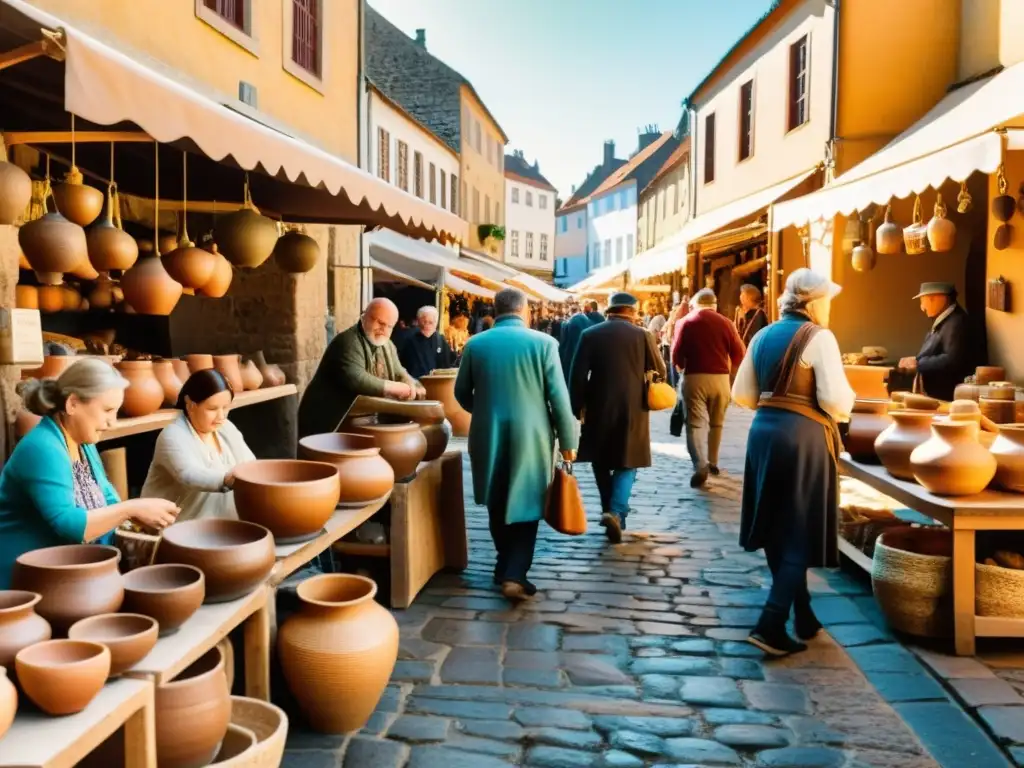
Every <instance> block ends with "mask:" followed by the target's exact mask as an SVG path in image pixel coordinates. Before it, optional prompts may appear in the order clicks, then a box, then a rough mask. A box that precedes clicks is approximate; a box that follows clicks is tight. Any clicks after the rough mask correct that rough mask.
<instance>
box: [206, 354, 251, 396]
mask: <svg viewBox="0 0 1024 768" xmlns="http://www.w3.org/2000/svg"><path fill="white" fill-rule="evenodd" d="M241 359H242V356H241V355H214V356H213V367H214V369H215V370H218V371H220V372H221V373H222V374H224V378H225V379H227V380H228V384H230V385H231V390H232V391H233V392H234V393H235V394H236V395H237V394H238V393H239V392H244V391H245V384H244V382H243V381H242V368H241Z"/></svg>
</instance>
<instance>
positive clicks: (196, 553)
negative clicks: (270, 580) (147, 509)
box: [156, 519, 274, 603]
mask: <svg viewBox="0 0 1024 768" xmlns="http://www.w3.org/2000/svg"><path fill="white" fill-rule="evenodd" d="M156 561H157V562H158V563H182V564H184V565H193V566H195V567H196V568H198V569H199V570H201V571H202V572H203V575H204V576H205V577H206V597H205V599H204V600H203V602H204V603H226V602H228V601H230V600H237V599H238V598H239V597H242V596H243V595H247V594H249V593H250V592H251V591H252V590H254V589H255V588H256V587H257V586H259V585H260V584H261V583H263V581H264V580H265V579H266V578H267V576H268V575H269V574H270V570H271V569H272V568H273V567H274V536H273V535H272V534H271V533H270V531H269V530H267V529H266V528H264V527H263V526H262V525H256V524H255V523H249V522H246V521H244V520H218V519H210V520H186V521H184V522H181V523H175V524H174V525H171V526H169V527H168V528H165V529H164V531H163V535H162V536H161V538H160V545H159V546H158V547H157V550H156Z"/></svg>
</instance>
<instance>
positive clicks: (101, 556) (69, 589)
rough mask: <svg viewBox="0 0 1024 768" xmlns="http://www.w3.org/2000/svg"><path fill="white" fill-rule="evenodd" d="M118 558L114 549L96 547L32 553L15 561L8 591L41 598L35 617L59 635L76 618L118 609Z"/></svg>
mask: <svg viewBox="0 0 1024 768" xmlns="http://www.w3.org/2000/svg"><path fill="white" fill-rule="evenodd" d="M120 559H121V553H120V551H118V549H117V548H116V547H108V546H105V545H102V544H66V545H63V546H58V547H46V548H45V549H35V550H32V551H31V552H26V553H25V554H23V555H21V556H20V557H18V559H17V560H15V562H14V570H13V571H12V572H11V587H12V588H14V589H18V590H27V591H29V592H38V593H39V594H40V595H42V596H43V599H42V600H41V601H40V602H39V604H38V605H37V606H36V613H38V614H39V615H40V616H42V617H43V618H44V619H46V620H47V621H48V622H50V626H52V627H53V631H54V633H55V634H58V635H60V634H64V633H65V632H67V630H68V627H70V626H71V625H72V624H74V623H75V622H76V621H78V620H79V619H84V618H86V617H87V616H95V615H96V614H98V613H114V612H116V611H117V610H118V609H119V608H120V607H121V601H122V600H123V599H124V582H123V579H122V577H121V574H120V573H119V572H118V570H117V564H118V561H120Z"/></svg>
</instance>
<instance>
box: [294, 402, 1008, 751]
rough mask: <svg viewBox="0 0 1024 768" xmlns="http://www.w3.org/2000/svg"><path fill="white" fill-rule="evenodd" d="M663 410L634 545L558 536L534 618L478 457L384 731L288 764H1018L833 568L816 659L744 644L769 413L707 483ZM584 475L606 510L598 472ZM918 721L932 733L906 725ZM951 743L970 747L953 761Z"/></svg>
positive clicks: (386, 704) (760, 580) (756, 595)
mask: <svg viewBox="0 0 1024 768" xmlns="http://www.w3.org/2000/svg"><path fill="white" fill-rule="evenodd" d="M652 421H653V428H652V432H653V440H654V443H655V445H654V449H655V466H654V467H652V468H651V469H647V470H642V471H641V473H640V476H639V478H638V482H637V484H636V489H635V492H634V499H633V503H634V507H635V508H636V509H637V514H636V515H635V516H633V517H631V518H630V520H629V528H630V530H629V532H628V535H627V537H626V538H625V539H624V541H623V543H622V544H620V545H617V546H611V545H609V544H608V543H607V542H606V541H605V539H604V538H603V535H602V533H601V532H602V529H601V528H599V527H598V526H597V525H592V528H591V530H590V531H589V532H588V533H587V534H586V535H585V536H582V537H577V538H569V537H564V536H559V535H557V534H555V533H554V532H553V531H551V530H550V529H546V528H545V529H544V530H543V533H542V540H541V542H540V543H539V544H538V550H537V557H536V560H535V565H534V569H533V570H532V571H531V578H532V579H533V580H534V581H535V582H536V584H537V586H538V588H539V590H540V591H539V592H538V594H537V596H536V598H535V599H534V600H532V601H531V602H528V603H526V604H524V605H523V606H521V607H519V608H516V609H510V608H509V606H508V604H507V603H506V602H505V601H504V600H502V599H501V597H500V595H499V594H498V593H497V590H496V588H495V587H494V586H493V585H492V583H491V575H492V569H493V549H492V547H491V544H490V540H489V538H488V534H487V524H486V513H485V511H484V510H483V509H481V508H479V507H476V506H473V505H472V504H471V494H470V492H469V488H470V487H471V485H470V476H469V468H468V461H467V462H466V488H467V521H468V525H469V527H470V542H471V557H470V560H471V564H470V566H469V569H468V570H467V571H466V572H465V573H462V574H443V575H439V576H438V577H436V578H435V579H434V580H433V581H432V582H431V584H430V585H428V587H427V588H426V589H425V590H424V591H423V592H422V593H421V594H420V596H419V598H418V599H417V601H416V603H415V604H414V605H413V606H412V607H411V608H410V609H408V610H406V611H399V612H396V616H397V618H398V622H399V624H400V627H401V637H402V642H401V650H400V657H399V662H398V665H397V667H396V669H395V672H394V675H393V678H392V683H391V685H390V686H389V687H388V689H387V691H386V693H385V695H384V697H383V699H382V701H381V702H380V705H379V707H378V711H377V712H376V713H375V714H374V715H373V717H372V719H371V721H370V723H369V724H368V726H367V727H366V729H365V730H364V731H363V732H362V733H359V734H355V735H352V736H349V737H340V736H325V735H318V734H312V733H310V732H308V731H304V730H303V729H302V726H301V724H300V723H298V722H293V725H292V730H291V733H290V734H289V740H288V751H287V753H286V757H285V763H284V765H285V766H286V767H287V768H298V767H299V766H301V767H302V768H326V767H327V766H342V767H343V768H507V766H509V765H517V766H533V767H535V768H590V767H593V768H642V767H644V766H659V768H681V767H682V766H765V767H770V766H774V767H775V768H787V767H788V768H831V767H833V766H835V767H836V768H838V767H840V766H845V767H847V768H854V767H855V766H856V767H858V768H859V767H860V766H881V767H882V768H926V767H927V766H936V765H939V764H941V765H944V766H945V765H958V766H962V768H974V767H975V766H978V767H979V768H980V767H981V766H984V767H985V768H989V766H1001V765H1009V763H1007V761H1006V759H1005V757H1004V756H1003V754H1002V753H1001V752H1000V751H998V750H996V749H995V748H994V747H993V746H992V744H991V742H990V741H988V740H987V738H986V737H985V736H984V735H983V734H982V733H981V731H980V729H978V728H977V726H976V725H974V721H972V720H970V719H969V718H968V717H967V716H966V715H964V714H963V711H962V710H961V709H960V708H959V707H958V706H957V705H955V704H954V703H952V702H951V701H950V700H949V698H948V697H947V696H946V695H945V693H944V691H943V689H942V688H941V686H939V685H938V684H937V683H935V680H934V678H933V677H931V676H930V675H928V674H927V673H926V672H925V671H924V670H923V668H921V669H916V668H911V667H910V666H909V664H910V662H909V661H908V658H907V657H911V654H909V653H907V652H906V651H905V650H903V648H902V647H901V646H899V645H897V644H895V643H894V642H893V640H892V637H891V636H890V635H889V634H888V633H887V632H886V631H885V630H884V629H880V628H879V627H878V626H876V625H875V624H873V623H872V622H871V621H870V620H869V619H868V618H866V615H867V613H868V612H869V611H871V610H872V609H873V601H872V599H871V598H870V586H869V585H868V586H867V587H865V586H864V584H863V583H862V582H858V581H856V580H852V579H850V578H849V577H846V576H844V575H842V574H839V573H831V572H820V573H815V574H814V576H813V580H812V591H813V593H814V595H815V603H814V604H815V608H816V610H817V611H818V614H819V616H820V617H821V618H822V620H823V622H824V623H825V624H826V626H827V627H828V628H829V633H830V634H825V633H822V635H821V636H820V637H819V638H817V639H815V640H814V641H812V643H811V649H810V650H809V651H808V652H806V653H803V654H799V655H798V656H795V657H793V658H791V659H787V660H783V661H779V662H765V661H764V660H763V659H762V658H761V655H760V653H759V652H757V651H756V649H754V648H752V647H751V646H749V645H747V644H745V643H743V642H742V640H743V638H744V637H745V636H746V634H747V632H748V631H749V627H751V626H752V625H753V623H754V622H755V621H756V619H757V616H758V613H759V609H760V606H761V604H762V603H763V601H764V597H765V594H766V593H765V592H764V591H763V587H764V585H765V584H766V582H767V579H768V575H767V569H766V568H765V566H764V562H763V559H762V557H761V555H760V554H759V553H758V554H749V553H746V552H743V551H742V550H741V549H740V547H739V546H738V545H737V544H736V531H737V528H738V520H739V497H740V476H741V474H742V463H743V446H744V441H745V435H746V427H747V425H748V423H749V416H748V415H746V414H745V413H743V412H739V411H736V410H733V411H731V412H730V423H729V426H728V428H727V433H726V445H725V446H724V450H723V457H722V466H723V469H724V470H725V473H724V474H723V476H722V477H720V478H713V479H712V481H711V484H710V486H709V488H708V489H706V490H703V491H694V490H691V489H690V487H689V483H688V481H689V474H690V468H689V461H688V458H687V455H686V450H685V447H684V446H683V444H682V442H681V441H680V440H677V439H675V438H671V437H670V436H669V434H668V430H667V425H668V417H667V415H665V414H655V415H654V416H653V418H652ZM578 476H579V480H580V484H581V487H582V489H583V493H584V497H585V501H586V502H587V506H588V509H589V510H591V520H592V521H593V520H594V519H595V518H596V514H595V513H596V510H598V509H599V503H598V500H597V491H596V488H595V486H594V483H593V479H592V475H591V474H590V472H589V468H588V467H581V471H580V472H579V473H578ZM844 646H847V647H848V648H849V653H848V652H847V650H846V649H844ZM911 660H913V662H914V663H917V662H916V659H911ZM862 669H863V670H864V672H862V671H861V670H862ZM866 674H867V675H868V676H867V677H866V676H865V675H866ZM869 677H872V678H873V680H872V681H869ZM886 685H888V689H886V688H885V686H886ZM929 685H930V686H933V687H929ZM880 691H881V692H880ZM890 702H892V703H891V704H890ZM915 706H916V707H918V709H913V707H915ZM899 707H903V708H904V709H903V710H899V712H898V711H897V710H898V708H899ZM908 707H909V708H910V709H907V708H908ZM958 718H959V719H958ZM915 719H916V721H918V724H917V725H915V726H914V728H915V730H916V731H917V733H919V734H923V735H922V736H921V740H919V738H918V736H917V735H915V730H911V728H910V727H909V726H908V725H907V724H906V723H905V721H906V722H914V721H915ZM957 728H960V729H961V731H963V732H962V733H961V732H958V731H957ZM964 729H966V730H964ZM963 733H966V734H967V735H966V736H965V735H963ZM972 739H973V741H972ZM922 740H923V741H924V743H926V744H928V748H927V749H926V748H925V746H923V744H922ZM951 741H954V742H956V743H955V744H952V745H951V744H950V743H949V742H951ZM947 748H953V749H954V751H955V750H960V751H959V756H958V757H957V758H956V759H955V760H950V759H943V758H941V757H939V754H940V753H941V752H942V751H943V750H944V749H947ZM965 750H966V751H965ZM929 752H931V753H932V754H934V755H935V756H936V757H935V758H933V757H932V754H929ZM936 758H938V761H937V760H936Z"/></svg>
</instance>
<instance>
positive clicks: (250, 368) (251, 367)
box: [242, 360, 263, 392]
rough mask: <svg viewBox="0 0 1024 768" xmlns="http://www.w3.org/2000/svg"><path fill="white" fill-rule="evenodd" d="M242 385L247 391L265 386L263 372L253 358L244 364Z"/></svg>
mask: <svg viewBox="0 0 1024 768" xmlns="http://www.w3.org/2000/svg"><path fill="white" fill-rule="evenodd" d="M242 386H243V387H245V390H246V392H248V391H250V390H253V389H259V388H260V387H262V386H263V374H261V373H260V369H259V368H257V367H256V363H254V362H253V361H252V360H246V361H245V363H244V364H243V365H242Z"/></svg>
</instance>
